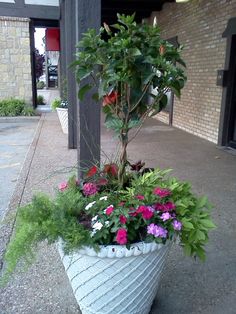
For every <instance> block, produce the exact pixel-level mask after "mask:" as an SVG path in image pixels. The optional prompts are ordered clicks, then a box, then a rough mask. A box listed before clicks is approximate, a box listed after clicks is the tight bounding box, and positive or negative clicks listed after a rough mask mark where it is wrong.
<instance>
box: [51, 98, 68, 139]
mask: <svg viewBox="0 0 236 314" xmlns="http://www.w3.org/2000/svg"><path fill="white" fill-rule="evenodd" d="M51 107H52V109H53V110H56V111H57V115H58V118H59V121H60V124H61V128H62V132H63V133H64V134H68V102H67V100H61V99H54V100H53V102H52V106H51Z"/></svg>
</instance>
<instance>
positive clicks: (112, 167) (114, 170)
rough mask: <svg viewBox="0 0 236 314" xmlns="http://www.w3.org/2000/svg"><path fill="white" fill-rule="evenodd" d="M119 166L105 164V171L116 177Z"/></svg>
mask: <svg viewBox="0 0 236 314" xmlns="http://www.w3.org/2000/svg"><path fill="white" fill-rule="evenodd" d="M118 170H119V168H118V166H117V165H116V164H107V165H105V166H104V169H103V171H104V172H105V173H107V174H109V175H111V176H113V177H116V176H117V175H118Z"/></svg>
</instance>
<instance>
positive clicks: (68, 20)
mask: <svg viewBox="0 0 236 314" xmlns="http://www.w3.org/2000/svg"><path fill="white" fill-rule="evenodd" d="M64 4H65V6H64V9H65V11H64V13H65V28H64V30H65V32H64V36H65V37H64V39H65V40H64V45H65V46H64V47H63V48H64V49H63V50H64V52H65V51H66V55H65V60H66V86H67V100H68V131H69V132H68V133H69V134H68V147H69V148H77V84H76V80H75V74H74V69H71V68H69V66H70V64H71V63H72V62H73V61H74V60H75V52H76V49H75V45H76V42H77V39H76V32H77V31H76V1H64Z"/></svg>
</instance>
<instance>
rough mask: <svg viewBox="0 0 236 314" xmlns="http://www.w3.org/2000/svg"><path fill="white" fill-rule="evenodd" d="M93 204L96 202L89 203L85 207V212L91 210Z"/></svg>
mask: <svg viewBox="0 0 236 314" xmlns="http://www.w3.org/2000/svg"><path fill="white" fill-rule="evenodd" d="M95 203H96V201H93V202H91V203H89V204H88V205H87V206H86V207H85V210H88V209H89V208H91V207H92V206H93V205H94V204H95Z"/></svg>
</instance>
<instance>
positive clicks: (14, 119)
mask: <svg viewBox="0 0 236 314" xmlns="http://www.w3.org/2000/svg"><path fill="white" fill-rule="evenodd" d="M36 120H40V116H32V117H24V116H17V117H0V123H17V122H32V121H36Z"/></svg>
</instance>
